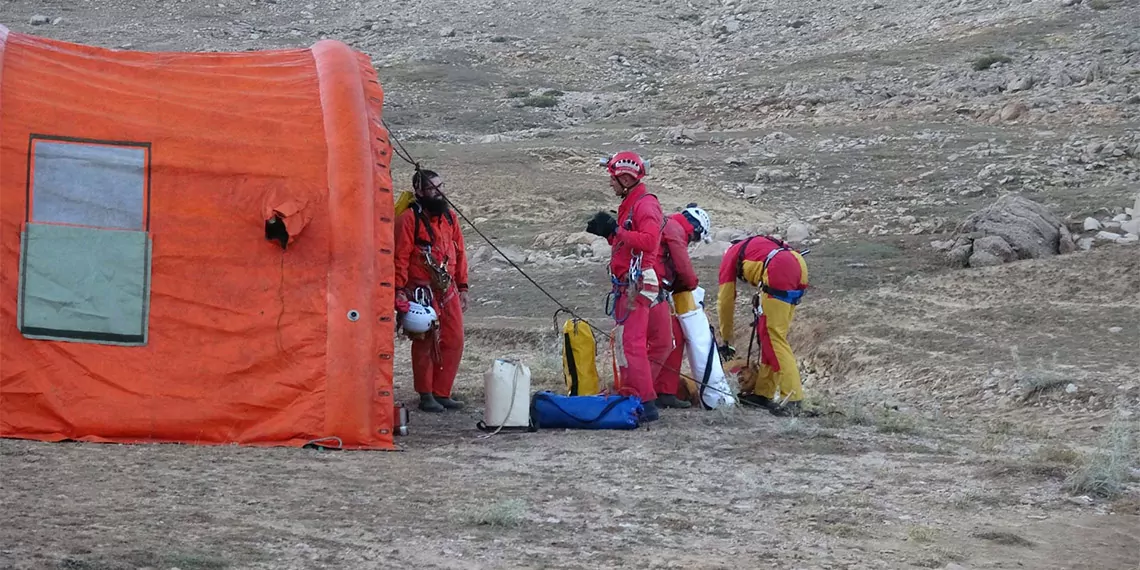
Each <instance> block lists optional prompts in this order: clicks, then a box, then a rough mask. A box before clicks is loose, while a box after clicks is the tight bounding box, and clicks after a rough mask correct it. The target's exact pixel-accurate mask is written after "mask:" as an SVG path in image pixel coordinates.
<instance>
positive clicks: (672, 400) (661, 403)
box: [657, 394, 693, 410]
mask: <svg viewBox="0 0 1140 570" xmlns="http://www.w3.org/2000/svg"><path fill="white" fill-rule="evenodd" d="M657 406H658V407H659V408H677V409H680V410H684V409H687V408H691V407H693V404H692V402H686V401H685V400H678V399H677V396H674V395H673V394H657Z"/></svg>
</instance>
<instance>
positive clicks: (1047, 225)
mask: <svg viewBox="0 0 1140 570" xmlns="http://www.w3.org/2000/svg"><path fill="white" fill-rule="evenodd" d="M1063 225H1064V224H1063V223H1062V221H1061V219H1060V218H1058V217H1057V216H1056V215H1055V214H1053V213H1052V212H1050V211H1049V209H1048V208H1046V207H1045V206H1042V205H1041V204H1039V203H1037V202H1034V201H1032V200H1029V199H1027V198H1024V197H1022V196H1018V195H1016V194H1011V195H1007V196H1003V197H1001V198H999V199H998V200H997V201H996V202H994V203H993V204H992V205H990V206H989V207H986V208H984V209H982V210H979V211H977V212H975V213H973V214H971V215H970V216H969V217H968V218H966V220H965V221H963V222H962V223H961V224H960V225H959V226H958V228H957V231H956V236H957V237H956V240H955V244H954V247H953V248H951V250H950V252H949V253H947V257H948V260H949V261H950V263H951V264H953V265H957V266H963V265H967V266H970V267H974V266H977V264H982V265H992V264H994V260H995V259H997V260H1000V261H1001V262H1002V263H1008V262H1011V261H1017V260H1022V259H1036V258H1041V257H1050V256H1053V255H1058V254H1060V253H1062V250H1063V249H1064V250H1069V249H1070V246H1069V245H1068V244H1063V243H1062V242H1065V241H1068V242H1071V241H1072V237H1071V236H1070V237H1069V238H1068V240H1064V239H1063V236H1064V234H1065V233H1067V232H1063V229H1062V226H1063ZM976 253H984V255H978V256H976V257H975V254H976Z"/></svg>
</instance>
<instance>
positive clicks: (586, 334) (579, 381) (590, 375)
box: [562, 319, 601, 396]
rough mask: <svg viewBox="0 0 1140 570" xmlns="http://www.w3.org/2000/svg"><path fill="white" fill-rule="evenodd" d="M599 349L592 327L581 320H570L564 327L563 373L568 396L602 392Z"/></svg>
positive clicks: (590, 394)
mask: <svg viewBox="0 0 1140 570" xmlns="http://www.w3.org/2000/svg"><path fill="white" fill-rule="evenodd" d="M597 349H598V346H597V344H595V343H594V331H592V330H590V325H588V324H586V323H585V322H583V321H582V320H580V319H570V320H568V321H566V323H565V324H563V325H562V373H563V374H564V375H565V377H566V389H567V394H568V395H570V396H594V395H597V394H599V393H600V392H601V386H600V385H599V382H598V364H597V360H596V358H597Z"/></svg>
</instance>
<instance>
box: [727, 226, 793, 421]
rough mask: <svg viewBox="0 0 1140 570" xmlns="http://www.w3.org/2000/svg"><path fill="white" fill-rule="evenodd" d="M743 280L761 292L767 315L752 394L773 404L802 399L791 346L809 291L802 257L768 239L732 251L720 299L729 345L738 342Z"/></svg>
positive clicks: (750, 240)
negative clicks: (739, 288) (802, 301)
mask: <svg viewBox="0 0 1140 570" xmlns="http://www.w3.org/2000/svg"><path fill="white" fill-rule="evenodd" d="M738 279H739V280H743V281H745V282H747V283H748V284H749V285H752V286H753V287H759V288H760V308H761V310H762V311H763V314H762V315H761V316H760V318H759V319H758V322H757V324H756V334H757V337H758V338H759V339H760V376H759V377H758V378H757V380H756V387H755V389H754V390H753V393H755V394H756V395H758V396H763V397H765V398H768V399H771V400H777V399H779V400H785V399H786V401H788V402H798V401H801V400H803V397H804V392H803V386H802V385H801V383H800V371H799V368H798V367H797V365H796V355H795V354H794V353H793V352H792V346H791V345H790V344H788V329H789V328H790V327H791V325H792V318H793V317H794V316H795V314H796V305H797V304H799V301H800V298H801V297H802V295H803V293H804V291H806V290H807V287H808V269H807V264H806V263H804V258H803V256H802V255H800V253H799V252H798V251H795V250H794V249H792V248H791V246H789V245H788V244H787V243H785V242H783V241H780V240H777V239H775V238H772V237H768V236H752V237H750V238H746V239H744V240H742V241H740V242H737V243H735V244H733V245H732V247H729V248H728V251H726V252H725V254H724V257H723V258H722V259H721V262H720V276H719V279H718V281H719V285H720V290H719V292H718V295H717V315H718V317H719V319H720V334H721V338H722V339H724V342H726V343H728V342H730V341H731V340H732V338H733V317H734V314H733V311H734V310H735V307H736V281H737V280H738Z"/></svg>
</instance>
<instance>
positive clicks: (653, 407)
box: [641, 400, 661, 423]
mask: <svg viewBox="0 0 1140 570" xmlns="http://www.w3.org/2000/svg"><path fill="white" fill-rule="evenodd" d="M641 405H642V407H643V408H645V413H644V414H642V415H641V421H642V422H644V423H649V422H655V421H657V420H659V419H661V412H660V411H659V410H658V409H657V400H649V401H648V402H642V403H641Z"/></svg>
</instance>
